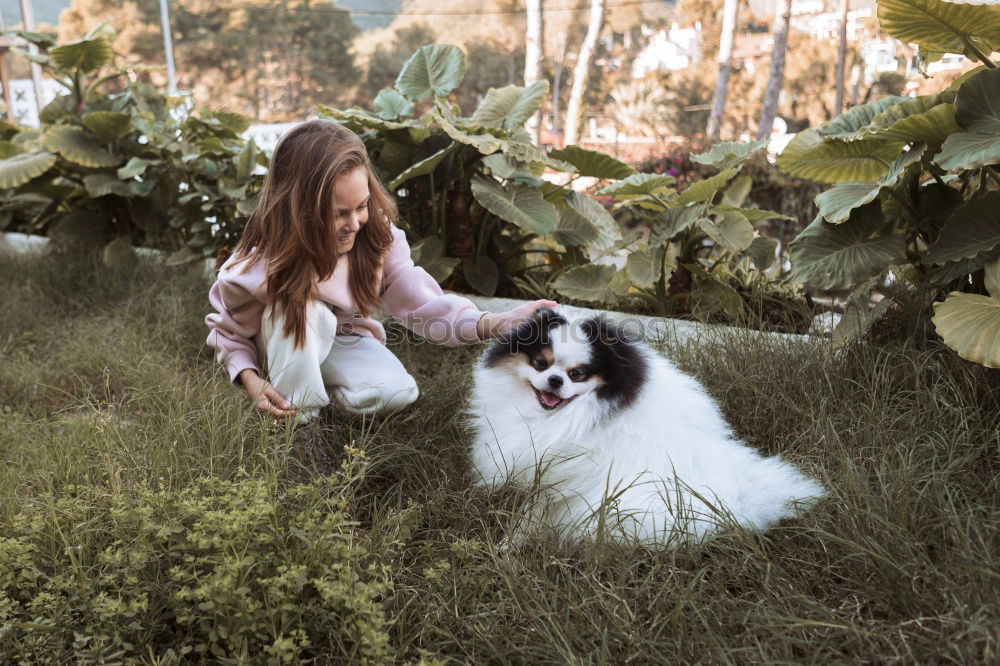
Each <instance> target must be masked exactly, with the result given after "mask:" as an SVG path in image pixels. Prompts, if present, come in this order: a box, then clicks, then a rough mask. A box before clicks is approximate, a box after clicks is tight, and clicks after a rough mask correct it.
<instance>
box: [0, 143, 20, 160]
mask: <svg viewBox="0 0 1000 666" xmlns="http://www.w3.org/2000/svg"><path fill="white" fill-rule="evenodd" d="M23 152H24V150H22V149H21V146H19V145H17V144H16V143H13V142H11V141H0V159H7V158H8V157H13V156H14V155H20V154H21V153H23Z"/></svg>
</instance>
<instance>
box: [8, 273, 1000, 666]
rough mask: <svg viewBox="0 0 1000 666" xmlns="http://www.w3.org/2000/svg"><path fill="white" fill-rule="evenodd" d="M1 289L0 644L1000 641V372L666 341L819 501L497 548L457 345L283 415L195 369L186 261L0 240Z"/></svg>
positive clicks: (646, 645)
mask: <svg viewBox="0 0 1000 666" xmlns="http://www.w3.org/2000/svg"><path fill="white" fill-rule="evenodd" d="M0 284H3V286H4V289H3V290H2V293H0V312H2V313H3V315H2V319H0V410H2V411H0V556H3V557H2V558H0V559H3V558H6V559H5V561H4V563H3V567H2V568H0V662H4V663H7V662H15V661H22V660H23V661H27V662H41V661H51V662H56V663H61V662H65V661H87V660H92V661H99V660H102V659H103V660H104V662H105V663H109V662H113V661H126V662H133V663H179V662H181V661H185V660H191V659H192V658H194V657H195V656H197V655H198V654H199V653H200V652H203V653H204V655H206V658H231V659H234V660H235V661H237V662H239V661H244V662H250V663H259V662H263V661H264V660H265V658H266V656H267V655H270V657H271V658H272V660H273V661H280V660H281V659H282V658H286V659H288V660H291V661H293V662H295V661H298V660H299V659H305V658H311V657H316V658H317V660H318V661H319V662H320V663H347V662H353V661H355V660H361V659H362V658H365V659H368V660H369V661H372V662H387V663H388V662H399V661H407V660H410V661H416V660H418V659H420V658H421V656H423V657H425V658H426V659H425V660H426V661H428V662H429V661H431V657H437V658H440V659H441V660H443V661H444V662H445V663H527V664H540V663H559V664H562V663H574V664H605V663H607V664H622V663H664V664H674V663H682V662H712V663H734V664H737V663H738V664H744V663H758V662H767V663H775V662H786V663H788V662H794V663H801V662H823V663H827V662H841V663H893V662H901V663H980V662H983V663H985V662H991V661H993V660H995V659H996V655H997V651H998V649H1000V648H998V645H997V641H998V638H1000V608H998V600H1000V580H998V578H1000V481H998V479H1000V459H998V458H1000V456H998V453H1000V434H998V426H1000V372H998V371H996V370H987V369H984V368H981V367H978V366H975V365H972V364H970V363H966V362H964V361H962V360H961V359H958V358H957V357H956V356H955V355H954V354H953V353H951V352H950V351H948V350H947V349H945V348H943V347H940V346H937V345H934V344H928V345H923V346H921V347H916V346H913V345H904V344H895V343H893V344H885V345H883V346H879V347H867V346H859V347H855V348H852V349H850V350H847V351H846V352H844V353H842V354H839V355H836V356H831V355H830V354H829V353H828V351H827V350H826V349H823V348H821V347H814V346H807V345H798V344H789V343H787V342H786V343H782V342H779V341H774V340H765V339H759V338H755V337H752V336H749V335H748V336H745V337H743V336H737V337H734V338H732V339H730V340H728V341H726V342H725V343H724V344H720V345H717V346H714V347H712V348H694V347H690V346H677V345H670V344H668V345H666V348H667V351H668V353H669V354H670V355H671V356H672V357H674V358H675V359H676V360H677V361H678V362H679V363H680V364H681V365H682V366H683V367H684V368H685V369H687V370H689V371H691V372H693V373H694V374H696V375H697V376H698V377H699V378H700V379H701V380H702V381H704V382H705V384H706V385H707V386H708V387H709V389H710V390H711V392H712V394H713V395H714V396H715V397H716V398H718V400H719V401H720V402H721V404H722V405H723V408H724V410H725V413H726V415H727V417H728V418H729V419H730V421H731V423H732V425H733V426H734V429H735V430H736V432H737V433H738V434H739V435H740V436H741V437H743V438H744V439H745V440H746V441H747V442H749V443H750V444H751V445H752V446H754V447H757V448H758V449H760V450H762V451H763V452H765V453H767V454H776V453H781V454H782V455H784V456H786V457H787V458H788V459H790V460H792V461H793V462H795V463H796V464H797V465H799V466H801V467H802V468H803V469H805V470H807V471H808V472H809V473H810V474H813V475H815V476H816V477H817V478H819V479H820V480H821V481H822V482H823V483H824V485H825V486H826V487H827V488H828V489H829V497H828V498H827V499H825V500H823V501H822V502H821V503H820V504H819V505H818V506H816V507H815V508H813V509H812V510H811V511H810V512H808V513H807V514H805V515H803V516H802V517H800V518H797V519H795V520H793V521H787V522H785V523H782V524H781V525H780V526H778V527H777V528H775V529H773V530H771V531H769V532H768V533H766V534H763V535H759V534H743V533H729V534H724V535H722V536H720V537H718V538H716V539H714V540H712V541H711V542H709V543H707V544H706V545H703V546H700V547H685V548H680V549H673V550H667V551H650V550H643V549H638V548H628V547H622V546H612V545H601V546H599V547H588V548H582V547H577V548H569V549H567V548H565V547H562V548H560V547H559V546H557V545H556V544H553V543H549V542H534V543H530V544H529V545H527V546H526V547H524V548H523V549H520V550H513V551H508V552H503V551H501V550H499V549H498V543H499V542H500V539H501V538H502V536H503V530H504V526H505V525H506V524H507V523H508V522H509V521H510V520H511V511H512V510H513V509H516V506H517V503H518V501H519V498H518V497H516V496H515V495H514V494H511V493H500V494H498V495H494V496H492V497H489V496H486V495H484V494H483V493H481V492H479V491H477V490H474V489H472V488H471V487H470V482H469V476H468V470H467V464H466V461H465V443H466V442H467V441H468V431H467V430H466V428H465V426H464V424H463V422H462V419H461V417H460V409H461V408H462V406H463V400H464V397H465V395H466V390H465V389H466V388H467V387H468V385H469V382H470V368H471V365H472V363H473V361H474V359H475V357H476V355H477V353H478V352H479V349H475V348H460V349H443V348H440V347H433V346H429V345H420V344H415V343H413V342H412V341H411V342H406V343H403V344H400V345H396V346H394V347H393V351H395V352H396V353H397V354H398V355H399V356H400V358H401V359H402V361H403V363H404V364H405V365H406V366H407V368H409V369H410V371H411V372H412V373H413V375H414V376H415V377H416V378H417V381H418V383H419V384H420V386H421V391H422V397H421V399H420V401H419V402H418V403H417V404H416V405H415V406H414V407H413V408H411V409H409V410H407V411H405V412H403V413H401V414H398V415H395V416H392V417H388V418H382V417H380V418H375V419H367V420H365V419H359V418H354V417H350V416H348V415H345V414H342V413H336V412H333V411H330V412H329V413H325V414H324V415H323V419H322V421H321V422H320V423H319V424H318V425H317V426H315V427H314V426H310V427H309V428H307V429H305V430H302V431H299V432H297V433H290V432H288V431H287V430H286V429H284V428H282V427H277V426H274V425H273V424H271V423H270V422H267V421H263V420H261V419H259V418H257V417H256V416H255V415H253V414H252V413H250V412H249V404H248V401H247V399H246V398H245V396H243V395H241V394H239V393H238V392H237V391H235V390H234V389H233V388H232V387H230V386H229V385H228V382H227V381H226V379H225V378H224V377H223V375H222V373H221V371H220V370H219V369H217V368H216V367H215V364H214V360H213V358H212V355H211V350H210V349H207V348H206V347H204V345H203V341H204V338H205V334H206V332H207V331H206V329H205V328H204V326H203V324H202V319H203V317H204V315H205V313H206V311H207V308H208V304H207V298H206V294H207V287H208V285H207V283H206V281H205V280H204V279H203V278H202V277H200V276H199V275H197V274H196V273H187V272H183V271H179V270H168V269H164V268H158V267H154V268H149V267H146V268H144V269H143V270H141V271H137V272H124V273H121V272H120V273H109V272H107V271H104V270H103V269H95V268H94V267H93V266H92V265H91V264H90V263H88V262H87V261H81V260H70V259H67V258H47V257H43V256H34V257H10V256H6V257H0ZM345 450H346V451H348V452H350V451H356V452H355V453H353V454H350V455H346V456H345ZM328 475H329V476H328ZM324 516H328V517H329V518H330V519H329V520H325V519H324V518H323V517H324ZM324 544H326V545H324ZM330 544H337V546H336V548H334V547H333V546H332V545H330ZM248 555H249V556H252V559H247V556H248ZM293 565H294V566H293ZM283 566H284V568H282V567H283ZM282 576H284V578H281V577H282ZM296 576H298V578H297V580H298V583H296V584H295V585H293V584H292V583H290V582H288V581H289V580H291V578H295V577H296ZM279 579H280V580H279ZM275 581H278V582H275ZM281 581H284V582H281ZM331 581H334V582H335V583H336V585H333V583H331ZM279 583H280V585H279ZM324 585H325V586H326V588H323V590H321V589H320V588H321V587H323V586H324ZM331 585H333V587H332V588H331V587H330V586H331ZM324 590H325V591H324ZM330 590H333V591H330ZM220 626H221V627H222V629H219V627H220ZM296 630H298V632H300V633H296ZM241 632H242V633H241ZM221 633H225V634H226V636H222V635H221ZM234 635H238V638H233V636H234ZM266 649H269V650H270V652H268V653H267V655H265V650H266Z"/></svg>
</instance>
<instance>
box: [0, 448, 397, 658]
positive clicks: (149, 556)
mask: <svg viewBox="0 0 1000 666" xmlns="http://www.w3.org/2000/svg"><path fill="white" fill-rule="evenodd" d="M365 464H366V463H365V458H364V454H363V453H362V452H360V451H356V450H353V449H349V450H348V451H347V457H346V459H345V461H344V463H343V465H342V467H341V468H340V469H339V470H336V471H335V472H334V473H333V474H330V475H328V476H321V477H317V478H315V479H314V480H312V481H310V482H308V483H301V484H292V485H287V486H284V487H282V486H281V485H280V484H277V482H273V481H267V480H258V479H251V478H245V479H242V480H234V481H230V480H223V479H220V478H214V477H213V478H201V479H197V480H196V481H195V482H193V483H192V484H191V485H190V486H188V487H182V488H179V489H178V488H172V487H167V488H150V489H137V490H135V491H133V492H130V493H127V494H118V493H112V492H111V491H109V490H108V489H106V488H100V487H97V486H93V487H91V486H77V487H70V488H68V489H67V490H66V491H65V492H63V493H60V495H59V496H58V497H56V496H44V495H43V496H39V497H35V498H33V499H32V500H31V501H29V502H25V503H24V504H23V506H22V509H21V510H20V512H19V513H18V514H16V515H15V516H14V518H13V519H12V522H11V524H9V525H7V526H6V529H5V530H4V536H2V537H0V559H2V561H3V562H4V567H3V570H2V571H0V661H3V662H5V663H7V662H13V661H16V660H28V661H31V662H33V663H68V662H74V663H82V662H92V661H94V662H98V663H111V662H116V663H122V662H124V663H139V662H140V661H141V660H143V659H148V658H149V657H150V656H152V655H153V648H154V647H155V653H156V655H157V656H158V657H159V658H160V659H162V660H163V661H162V662H161V663H180V662H182V661H190V660H192V659H195V660H199V659H200V660H204V659H209V660H213V661H216V660H218V661H219V662H220V663H246V660H247V659H251V660H254V661H255V662H256V661H257V660H262V661H261V662H260V663H269V664H279V663H301V662H302V660H306V659H312V658H317V657H322V658H323V659H325V660H333V661H334V662H337V663H379V664H382V663H399V662H398V661H397V660H398V658H399V657H400V656H403V655H401V654H400V653H398V651H397V649H396V648H394V647H393V646H392V645H391V643H390V637H389V633H388V629H389V626H390V620H389V619H388V617H387V616H386V613H385V609H384V607H383V603H384V602H385V601H386V599H387V598H388V597H389V596H391V591H392V583H391V576H390V574H391V562H390V559H389V558H394V557H396V556H397V555H398V553H395V551H393V548H395V546H391V547H389V548H388V550H386V546H385V544H387V543H388V544H390V545H391V544H393V543H395V544H399V543H401V542H400V541H398V539H396V536H398V535H396V536H394V535H392V534H383V535H380V542H379V543H380V544H381V545H380V546H379V548H377V549H376V548H373V546H372V543H371V541H370V539H369V537H368V536H367V534H366V533H365V532H364V531H362V530H361V529H360V528H358V527H357V525H356V523H355V522H354V521H353V520H352V517H351V515H350V512H349V506H348V505H349V502H350V501H351V497H352V494H353V492H354V491H355V490H356V488H357V486H358V483H359V482H360V480H361V479H362V477H363V474H364V467H365ZM404 518H405V517H403V518H401V522H400V523H399V524H400V525H401V526H404V527H405V520H404ZM401 529H402V527H401ZM394 553H395V554H394Z"/></svg>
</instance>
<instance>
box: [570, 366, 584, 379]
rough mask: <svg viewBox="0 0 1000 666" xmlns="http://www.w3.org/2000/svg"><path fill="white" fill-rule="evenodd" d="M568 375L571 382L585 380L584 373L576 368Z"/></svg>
mask: <svg viewBox="0 0 1000 666" xmlns="http://www.w3.org/2000/svg"><path fill="white" fill-rule="evenodd" d="M566 374H567V375H569V379H570V381H573V382H578V381H581V380H582V379H583V377H584V374H583V372H581V371H580V370H577V369H576V368H573V369H572V370H570V371H569V372H567V373H566Z"/></svg>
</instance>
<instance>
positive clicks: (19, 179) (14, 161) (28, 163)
mask: <svg viewBox="0 0 1000 666" xmlns="http://www.w3.org/2000/svg"><path fill="white" fill-rule="evenodd" d="M55 163H56V156H55V155H53V154H52V153H48V152H43V153H18V154H16V155H12V156H10V157H8V158H7V159H4V160H0V188H4V189H10V188H14V187H18V186H19V185H24V184H25V183H27V182H28V181H30V180H32V179H33V178H37V177H38V176H41V175H42V174H43V173H45V172H46V171H48V170H49V169H51V168H52V166H53V165H54V164H55Z"/></svg>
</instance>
